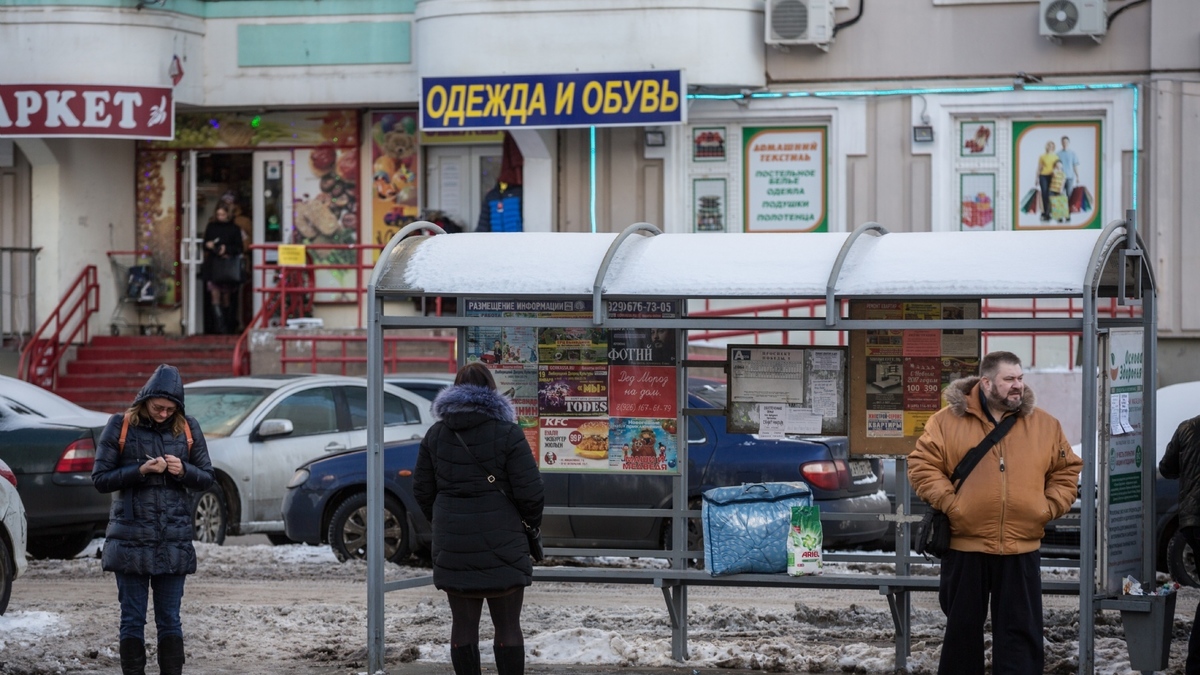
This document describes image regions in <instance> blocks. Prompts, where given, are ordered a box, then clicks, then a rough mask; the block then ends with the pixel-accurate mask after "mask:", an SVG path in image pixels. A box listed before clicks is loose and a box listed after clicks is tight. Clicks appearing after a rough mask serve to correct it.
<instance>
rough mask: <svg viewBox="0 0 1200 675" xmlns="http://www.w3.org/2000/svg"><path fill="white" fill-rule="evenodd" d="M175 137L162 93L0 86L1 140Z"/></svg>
mask: <svg viewBox="0 0 1200 675" xmlns="http://www.w3.org/2000/svg"><path fill="white" fill-rule="evenodd" d="M5 136H37V137H44V136H59V137H88V138H140V139H147V140H164V141H169V140H171V139H172V138H174V137H175V99H174V97H173V96H172V93H171V89H169V88H167V87H122V86H106V85H99V86H96V85H85V84H5V85H0V137H5Z"/></svg>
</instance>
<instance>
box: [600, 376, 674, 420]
mask: <svg viewBox="0 0 1200 675" xmlns="http://www.w3.org/2000/svg"><path fill="white" fill-rule="evenodd" d="M676 372H677V371H676V369H675V368H673V367H670V366H609V369H608V383H609V392H608V414H609V415H612V416H613V417H671V418H675V417H676V416H677V415H678V411H677V394H676Z"/></svg>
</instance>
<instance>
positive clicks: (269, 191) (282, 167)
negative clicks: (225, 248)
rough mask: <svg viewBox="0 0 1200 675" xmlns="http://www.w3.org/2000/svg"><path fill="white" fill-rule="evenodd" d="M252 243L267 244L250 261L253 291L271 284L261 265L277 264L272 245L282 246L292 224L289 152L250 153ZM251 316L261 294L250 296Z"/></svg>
mask: <svg viewBox="0 0 1200 675" xmlns="http://www.w3.org/2000/svg"><path fill="white" fill-rule="evenodd" d="M253 189H254V243H255V244H267V245H269V246H268V247H267V248H255V249H254V255H253V256H252V257H251V262H252V263H253V265H254V268H253V269H254V273H253V275H252V278H251V284H252V286H253V288H254V289H255V290H257V289H259V288H262V287H263V286H264V285H265V286H271V285H273V284H274V283H275V275H274V273H265V272H263V266H264V265H274V264H276V263H278V262H279V251H278V249H277V248H275V247H274V245H278V244H282V243H285V242H284V240H283V238H284V233H285V232H286V231H287V230H288V229H290V227H291V222H292V200H291V194H292V152H291V151H290V150H280V151H270V152H256V153H254V188H253ZM264 275H265V276H264ZM253 296H254V300H253V307H254V314H255V315H257V314H258V310H259V309H260V308H261V307H262V293H253Z"/></svg>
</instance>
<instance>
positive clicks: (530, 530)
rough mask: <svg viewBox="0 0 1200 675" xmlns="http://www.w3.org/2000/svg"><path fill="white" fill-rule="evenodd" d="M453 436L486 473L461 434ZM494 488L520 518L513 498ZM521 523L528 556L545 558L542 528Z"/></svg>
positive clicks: (489, 477)
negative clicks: (527, 544) (526, 540)
mask: <svg viewBox="0 0 1200 675" xmlns="http://www.w3.org/2000/svg"><path fill="white" fill-rule="evenodd" d="M454 437H455V438H457V439H458V442H459V443H462V446H463V447H464V448H466V449H467V454H468V455H470V456H471V459H473V460H475V466H478V467H479V470H480V471H484V473H487V472H486V471H485V470H484V468H483V462H480V461H479V458H478V457H476V456H475V453H474V452H472V451H471V446H469V445H467V442H466V441H464V440H463V437H462V436H459V435H458V432H457V431H455V432H454ZM487 482H489V483H491V484H492V485H496V477H495V476H493V475H492V474H490V473H488V474H487ZM496 489H497V490H500V494H502V495H504V497H505V498H506V499H508V503H510V504H512V505H513V508H514V509H516V511H517V517H518V518H520V517H521V509H518V508H517V503H516V502H514V501H513V498H512V497H509V496H508V493H507V492H505V491H504V490H503V489H502V488H501V487H500V486H499V485H496ZM521 525H522V526H523V527H524V528H525V538H526V539H528V540H529V557H530V558H533V561H534V562H541V561H543V560H545V559H546V552H545V550H543V549H542V528H540V527H530V526H529V523H526V522H525V520H524V519H522V520H521Z"/></svg>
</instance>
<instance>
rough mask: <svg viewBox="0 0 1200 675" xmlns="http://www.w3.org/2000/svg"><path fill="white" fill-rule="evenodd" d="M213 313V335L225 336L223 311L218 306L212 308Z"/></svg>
mask: <svg viewBox="0 0 1200 675" xmlns="http://www.w3.org/2000/svg"><path fill="white" fill-rule="evenodd" d="M212 313H213V326H212V328H213V333H215V334H217V335H224V334H225V310H224V308H223V307H221V306H220V305H213V306H212Z"/></svg>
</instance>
